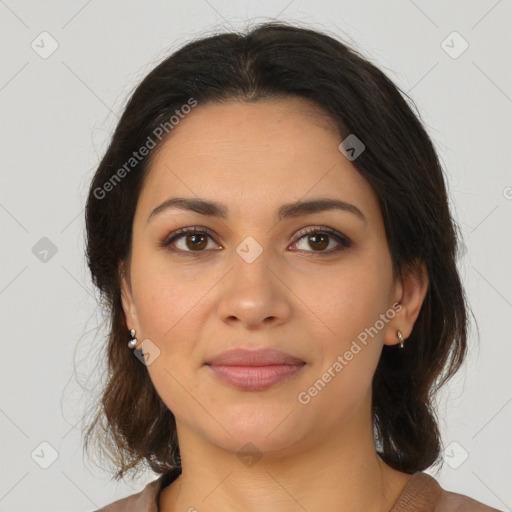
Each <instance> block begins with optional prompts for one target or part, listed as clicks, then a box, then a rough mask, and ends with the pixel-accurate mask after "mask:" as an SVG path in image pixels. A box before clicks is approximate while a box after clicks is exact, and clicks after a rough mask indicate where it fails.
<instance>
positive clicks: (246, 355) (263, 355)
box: [205, 348, 305, 366]
mask: <svg viewBox="0 0 512 512" xmlns="http://www.w3.org/2000/svg"><path fill="white" fill-rule="evenodd" d="M205 364H207V365H209V366H271V365H303V364H305V363H304V361H302V360H301V359H299V358H297V357H295V356H292V355H291V354H287V353H286V352H282V351H281V350H277V349H274V348H263V349H258V350H248V349H242V348H236V349H232V350H228V351H227V352H222V353H221V354H219V355H217V356H215V357H213V358H212V359H209V360H208V361H207V362H206V363H205Z"/></svg>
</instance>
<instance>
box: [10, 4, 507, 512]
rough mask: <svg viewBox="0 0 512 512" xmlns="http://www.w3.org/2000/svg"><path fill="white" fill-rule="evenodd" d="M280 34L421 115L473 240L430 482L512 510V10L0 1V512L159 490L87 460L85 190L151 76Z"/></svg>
mask: <svg viewBox="0 0 512 512" xmlns="http://www.w3.org/2000/svg"><path fill="white" fill-rule="evenodd" d="M269 18H279V19H282V20H287V21H292V22H296V23H299V24H301V25H303V26H310V27H313V28H317V29H320V30H322V29H325V30H328V31H330V32H332V33H334V34H337V35H338V36H339V37H341V38H342V39H344V40H345V41H346V42H348V43H353V44H355V45H356V46H357V48H358V49H359V50H360V51H361V52H362V53H363V54H364V55H366V56H367V57H369V58H370V59H371V60H372V62H374V63H375V64H377V65H378V66H379V67H381V69H383V71H385V72H386V73H387V74H388V76H389V77H390V78H391V79H392V80H394V81H395V83H396V84H397V85H399V86H400V87H401V88H402V89H403V90H405V91H408V92H409V93H410V95H411V96H412V97H413V99H414V101H415V103H416V105H417V106H418V108H419V110H420V113H421V116H422V119H423V121H424V123H425V125H426V127H427V129H428V131H429V133H430V134H431V136H432V138H433V140H434V142H435V145H436V147H437V149H438V151H439V155H440V157H441V160H442V163H443V166H444V168H445V170H446V172H447V178H448V185H449V188H450V201H451V204H452V207H453V209H454V216H455V218H456V220H457V222H458V223H459V224H460V226H461V228H462V230H463V235H464V239H465V244H466V252H465V254H464V255H463V257H462V258H461V259H460V260H459V265H460V271H461V275H462V277H463V280H464V284H465V286H466V290H467V293H468V295H469V300H470V304H471V306H472V308H473V311H474V313H475V316H476V319H477V323H478V326H479V329H480V342H478V340H477V333H476V329H475V328H474V327H473V329H472V334H471V340H470V341H471V347H470V357H469V358H468V360H467V362H466V364H465V366H464V367H463V369H462V370H461V371H460V372H459V374H458V375H457V377H456V378H455V379H454V380H453V381H452V382H451V383H450V385H449V386H448V387H446V388H445V390H444V391H443V393H442V394H441V395H440V399H439V419H440V426H441V429H442V435H443V444H444V458H445V460H446V462H445V464H444V468H443V469H442V471H440V472H439V473H437V474H436V473H433V472H431V471H428V472H430V473H431V474H433V475H434V476H436V478H437V479H438V481H439V482H440V483H441V485H442V486H443V487H444V488H446V489H448V490H452V491H455V492H459V493H462V494H468V495H470V496H472V497H473V498H475V499H477V500H480V501H483V502H485V503H487V504H489V505H492V506H494V507H496V508H498V509H500V510H512V487H511V485H510V484H511V482H512V470H511V463H510V461H511V458H512V441H511V437H510V431H511V424H512V421H511V420H512V403H511V402H512V386H511V377H510V361H511V359H512V344H511V337H510V325H509V323H508V320H509V319H510V317H511V314H512V274H511V272H510V267H509V265H510V261H511V254H512V229H511V224H512V222H511V220H512V171H511V146H512V144H511V141H512V139H511V131H512V130H511V113H512V59H511V53H512V51H511V20H512V7H511V1H510V0H501V1H496V0H482V1H467V0H465V1H462V0H461V1H451V2H447V1H441V0H437V1H428V2H427V1H420V0H415V1H412V0H394V1H388V2H377V1H373V2H368V1H367V2H361V1H356V0H354V1H348V0H343V1H340V0H338V1H335V0H330V1H328V0H322V1H320V0H316V1H315V2H314V3H313V2H305V1H300V0H292V1H290V0H283V1H254V2H248V1H245V2H234V1H233V2H228V1H221V0H189V1H187V2H173V3H171V2H165V1H156V0H153V1H146V2H142V1H123V2H121V1H112V0H110V1H99V0H90V1H86V0H83V1H69V0H68V1H64V0H62V1H48V2H36V1H15V0H0V38H1V54H2V66H1V67H0V109H1V110H0V112H1V137H0V141H1V142H0V145H1V155H2V159H1V173H0V179H1V182H0V226H1V230H2V237H1V239H2V251H1V258H2V260H1V265H0V312H1V324H0V325H1V343H2V348H3V350H2V355H3V357H2V358H1V360H0V367H1V370H0V371H1V378H2V382H1V384H2V386H1V387H0V393H1V405H0V439H1V453H0V460H1V472H0V512H10V511H13V512H14V511H16V512H19V511H33V510H38V511H40V512H45V511H52V512H59V511H67V512H69V511H71V510H76V511H90V510H94V509H95V508H97V507H100V506H102V505H105V504H106V503H110V502H112V501H114V500H115V499H118V498H121V497H123V496H125V495H128V494H131V493H134V492H137V491H139V490H141V489H142V488H143V487H144V485H145V484H146V483H147V482H149V481H150V480H152V479H154V475H152V474H150V473H146V476H145V478H142V479H140V481H139V482H138V483H137V484H131V483H130V482H126V483H119V484H115V483H114V482H110V480H109V475H108V474H106V473H104V472H102V471H101V470H100V469H99V468H97V467H96V466H95V465H94V464H92V463H88V462H87V460H86V459H85V458H84V456H83V452H82V450H83V446H82V440H81V433H80V429H81V423H80V421H81V418H82V415H83V413H84V412H85V411H86V408H87V407H88V406H89V405H90V400H92V399H93V398H94V392H97V391H98V382H99V381H98V377H99V372H98V371H97V370H98V366H97V362H98V361H99V360H100V358H99V356H100V355H101V352H100V347H101V345H102V344H103V343H104V337H103V335H104V334H105V332H104V331H101V330H100V331H99V332H96V330H95V329H96V327H97V326H98V325H99V324H100V322H101V315H100V312H99V311H98V308H97V307H96V299H95V294H94V291H93V288H92V285H91V282H90V279H89V275H88V272H87V268H86V264H85V260H84V241H83V230H84V220H83V207H84V201H85V197H86V192H87V187H88V183H89V181H90V179H91V176H92V173H93V171H94V168H95V166H96V165H97V163H98V161H99V159H100V158H101V156H102V154H103V152H104V151H105V149H106V144H107V142H108V139H109V136H110V134H111V132H112V130H113V128H114V127H115V124H116V122H117V119H118V116H119V114H120V113H121V112H122V109H123V106H124V104H125V101H126V99H127V96H128V94H129V93H130V91H131V90H132V89H133V87H135V85H136V84H137V83H138V82H139V81H140V80H141V79H142V77H143V76H144V75H145V74H146V73H147V72H148V71H149V70H150V69H152V68H153V67H154V66H155V65H156V63H158V62H159V61H160V60H162V59H163V58H164V57H165V56H166V55H168V54H169V53H170V52H171V51H173V50H175V49H177V48H178V47H179V46H181V45H182V44H184V43H185V42H186V41H187V40H188V39H189V38H191V37H194V36H197V35H200V34H206V33H209V32H212V31H218V30H222V29H227V30H230V29H233V28H238V27H244V26H246V25H247V24H248V23H250V24H254V23H256V22H259V21H263V20H265V19H269ZM454 31H456V32H457V33H458V34H459V35H457V34H455V35H453V34H452V32H454ZM42 32H47V33H48V34H50V35H40V34H41V33H42ZM450 34H452V35H450ZM53 41H56V43H55V42H53ZM443 41H445V42H444V43H443ZM464 41H466V42H467V44H468V45H469V46H468V48H467V49H466V50H465V51H464V52H463V53H460V52H461V50H463V48H464V45H465V43H464ZM52 44H58V48H57V49H56V50H55V51H54V53H52V54H51V55H49V56H48V55H44V52H49V51H50V50H51V49H52ZM42 54H43V55H42ZM43 57H46V58H43ZM45 237H46V238H45ZM41 239H43V240H41ZM55 250H56V251H57V252H56V253H55V254H53V253H54V252H55ZM45 251H47V252H45ZM52 251H53V252H52ZM41 443H45V444H41ZM46 443H47V444H46ZM52 455H54V456H55V457H56V459H55V460H54V461H53V462H52ZM45 465H49V467H47V469H44V468H43V467H41V466H45Z"/></svg>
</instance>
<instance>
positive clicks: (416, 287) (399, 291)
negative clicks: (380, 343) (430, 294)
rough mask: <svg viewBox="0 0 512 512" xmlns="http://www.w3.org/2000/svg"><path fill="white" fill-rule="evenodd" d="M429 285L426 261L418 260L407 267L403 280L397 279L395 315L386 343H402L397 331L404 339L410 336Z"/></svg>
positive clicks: (385, 338)
mask: <svg viewBox="0 0 512 512" xmlns="http://www.w3.org/2000/svg"><path fill="white" fill-rule="evenodd" d="M428 287H429V279H428V272H427V267H426V265H425V262H423V261H419V260H416V261H415V262H413V263H412V264H410V265H408V266H407V267H406V270H404V275H403V279H402V280H397V283H396V287H395V293H394V300H393V304H394V303H396V302H397V303H399V304H398V305H397V306H396V307H395V308H393V309H394V310H395V316H394V318H393V319H391V320H390V321H389V322H388V324H387V329H386V331H385V333H384V344H385V345H396V344H398V343H400V340H399V339H398V336H397V331H400V332H401V333H402V338H403V339H404V341H405V340H406V339H407V338H408V337H409V336H410V334H411V332H412V329H413V327H414V322H416V319H417V318H418V315H419V314H420V310H421V306H422V305H423V301H424V299H425V296H426V294H427V291H428Z"/></svg>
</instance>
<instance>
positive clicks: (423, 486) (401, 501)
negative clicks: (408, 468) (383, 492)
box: [391, 472, 501, 512]
mask: <svg viewBox="0 0 512 512" xmlns="http://www.w3.org/2000/svg"><path fill="white" fill-rule="evenodd" d="M412 511H414V512H462V511H464V512H501V511H500V510H498V509H496V508H492V507H489V506H487V505H485V504H483V503H481V502H479V501H476V500H474V499H473V498H470V497H469V496H465V495H463V494H458V493H455V492H450V491H447V490H445V489H443V488H442V487H441V486H440V485H439V483H438V482H437V480H436V479H435V478H434V477H432V476H430V475H429V474H427V473H423V472H417V473H413V474H412V475H411V477H410V479H409V481H408V483H407V485H406V486H405V488H404V490H403V491H402V494H401V495H400V497H399V498H398V500H397V502H396V503H395V505H394V506H393V508H392V509H391V512H412Z"/></svg>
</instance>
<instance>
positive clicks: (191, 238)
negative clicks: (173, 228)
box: [160, 228, 218, 256]
mask: <svg viewBox="0 0 512 512" xmlns="http://www.w3.org/2000/svg"><path fill="white" fill-rule="evenodd" d="M209 239H210V240H213V236H212V234H211V233H210V232H209V230H206V229H205V228H183V229H180V230H179V231H177V232H175V233H172V234H171V235H170V236H169V237H168V238H167V239H166V240H164V241H163V242H161V244H160V245H161V246H162V247H167V248H168V249H169V250H170V251H173V252H178V253H180V252H181V253H189V254H190V253H196V254H194V256H195V255H199V254H201V253H203V252H206V251H205V249H207V248H208V241H209ZM217 247H218V246H217V245H216V244H213V248H217Z"/></svg>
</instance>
